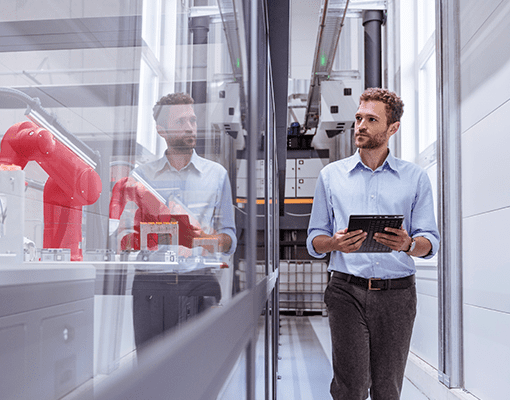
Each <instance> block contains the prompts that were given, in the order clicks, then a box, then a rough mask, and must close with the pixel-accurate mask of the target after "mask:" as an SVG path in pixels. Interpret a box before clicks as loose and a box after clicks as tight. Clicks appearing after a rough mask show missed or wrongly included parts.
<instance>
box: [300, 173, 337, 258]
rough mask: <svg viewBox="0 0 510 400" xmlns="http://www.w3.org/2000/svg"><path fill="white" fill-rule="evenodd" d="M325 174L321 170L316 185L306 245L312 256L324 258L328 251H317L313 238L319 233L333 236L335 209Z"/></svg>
mask: <svg viewBox="0 0 510 400" xmlns="http://www.w3.org/2000/svg"><path fill="white" fill-rule="evenodd" d="M324 179H325V176H324V174H323V173H322V172H321V173H320V174H319V178H318V179H317V185H316V186H315V194H314V199H313V205H312V213H311V216H310V221H309V224H308V237H307V239H306V247H307V250H308V253H309V254H310V255H311V256H312V257H316V258H324V257H326V253H317V252H316V251H315V248H314V247H313V244H312V242H313V239H315V238H316V237H317V236H319V235H327V236H330V237H331V236H333V227H334V222H333V209H332V206H331V201H330V200H329V195H328V189H327V185H326V183H325V182H324Z"/></svg>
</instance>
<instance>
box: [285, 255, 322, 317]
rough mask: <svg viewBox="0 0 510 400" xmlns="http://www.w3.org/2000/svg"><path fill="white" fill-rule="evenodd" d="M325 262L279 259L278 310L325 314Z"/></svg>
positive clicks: (299, 313)
mask: <svg viewBox="0 0 510 400" xmlns="http://www.w3.org/2000/svg"><path fill="white" fill-rule="evenodd" d="M327 268H328V265H327V262H324V261H312V260H280V311H295V312H296V314H298V315H301V314H303V312H304V311H320V312H321V313H322V315H327V311H326V305H325V304H324V290H325V289H326V286H327V284H328V273H327Z"/></svg>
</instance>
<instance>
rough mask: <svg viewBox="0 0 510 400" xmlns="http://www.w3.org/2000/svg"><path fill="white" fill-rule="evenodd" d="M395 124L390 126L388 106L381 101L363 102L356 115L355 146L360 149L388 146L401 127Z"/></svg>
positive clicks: (397, 123)
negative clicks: (387, 115)
mask: <svg viewBox="0 0 510 400" xmlns="http://www.w3.org/2000/svg"><path fill="white" fill-rule="evenodd" d="M399 124H400V123H399V122H395V123H393V124H391V125H389V126H388V119H387V117H386V104H384V103H383V102H381V101H363V102H361V103H360V105H359V108H358V112H357V113H356V123H355V126H354V129H355V132H354V133H355V136H354V138H355V144H356V147H358V148H360V149H368V150H371V149H378V148H381V147H387V146H388V140H389V138H390V137H391V135H393V134H394V133H395V132H396V131H397V129H398V126H399Z"/></svg>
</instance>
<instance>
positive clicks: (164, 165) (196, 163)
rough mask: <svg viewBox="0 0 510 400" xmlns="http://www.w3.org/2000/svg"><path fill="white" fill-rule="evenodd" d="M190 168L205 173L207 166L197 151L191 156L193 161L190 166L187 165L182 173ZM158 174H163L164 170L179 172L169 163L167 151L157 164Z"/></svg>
mask: <svg viewBox="0 0 510 400" xmlns="http://www.w3.org/2000/svg"><path fill="white" fill-rule="evenodd" d="M190 166H193V167H194V168H195V169H196V170H197V171H198V172H200V173H202V172H204V169H205V166H204V161H203V160H202V158H201V157H200V156H199V155H198V154H197V152H196V151H195V149H193V153H192V154H191V159H190V162H189V163H188V165H186V166H185V167H184V168H183V169H182V170H181V171H184V170H186V169H188V168H189V167H190ZM154 169H155V170H156V173H160V172H163V170H164V169H168V170H170V171H177V170H176V169H175V168H174V167H173V166H172V165H171V164H170V161H168V157H167V156H166V151H165V154H164V155H163V157H161V158H160V159H159V160H157V162H156V164H155V168H154Z"/></svg>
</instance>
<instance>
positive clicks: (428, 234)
mask: <svg viewBox="0 0 510 400" xmlns="http://www.w3.org/2000/svg"><path fill="white" fill-rule="evenodd" d="M434 209H435V206H434V198H433V194H432V185H431V184H430V180H429V178H428V176H427V175H426V173H423V174H422V175H421V176H420V178H419V180H418V185H417V191H416V198H415V202H414V204H413V208H412V211H411V223H410V229H409V230H410V232H409V234H410V236H412V237H414V238H416V237H419V236H422V237H424V238H426V239H428V241H429V242H430V244H431V245H432V249H431V251H430V252H429V254H427V255H426V256H424V257H422V258H425V259H428V258H432V257H434V255H435V254H436V253H437V251H438V250H439V232H438V230H437V224H436V219H435V214H434Z"/></svg>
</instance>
